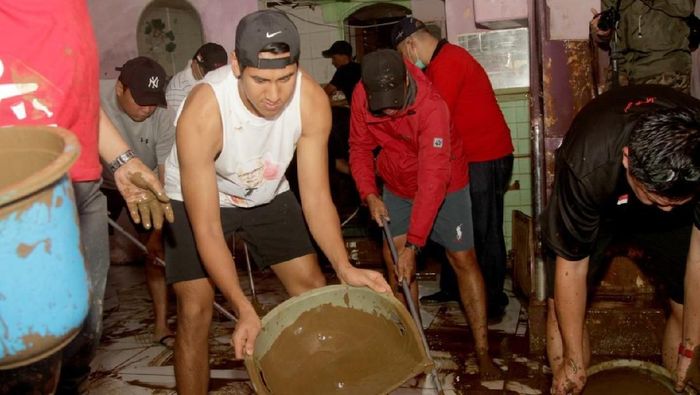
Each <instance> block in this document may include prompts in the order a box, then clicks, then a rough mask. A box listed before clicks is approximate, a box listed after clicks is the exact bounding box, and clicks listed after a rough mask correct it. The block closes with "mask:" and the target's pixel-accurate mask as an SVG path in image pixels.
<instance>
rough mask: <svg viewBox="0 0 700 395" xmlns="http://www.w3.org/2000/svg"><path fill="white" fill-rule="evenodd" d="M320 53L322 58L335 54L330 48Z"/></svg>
mask: <svg viewBox="0 0 700 395" xmlns="http://www.w3.org/2000/svg"><path fill="white" fill-rule="evenodd" d="M321 55H323V57H324V58H330V57H331V56H333V55H335V53H333V51H331V50H330V49H327V50H325V51H323V52H321Z"/></svg>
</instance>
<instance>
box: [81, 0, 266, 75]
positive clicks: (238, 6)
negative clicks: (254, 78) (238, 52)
mask: <svg viewBox="0 0 700 395" xmlns="http://www.w3.org/2000/svg"><path fill="white" fill-rule="evenodd" d="M149 3H150V2H149V1H147V0H119V1H104V0H88V6H89V7H90V15H91V16H92V22H93V26H94V28H95V35H96V36H97V44H98V47H99V51H100V78H102V79H108V78H116V77H117V72H116V71H115V70H114V68H115V67H117V66H120V65H121V64H122V63H124V61H125V60H127V59H130V58H133V57H135V56H138V49H137V46H136V25H137V24H138V22H139V17H140V16H141V13H142V12H143V10H144V8H146V6H147V5H148V4H149ZM190 4H191V5H192V6H193V7H194V8H195V9H196V10H197V11H198V12H199V16H200V18H201V20H202V27H203V31H204V40H205V41H213V42H217V43H219V44H221V45H223V46H224V48H226V50H228V51H229V52H230V51H232V50H233V45H234V44H233V43H234V38H235V32H236V25H237V24H238V21H239V20H240V19H241V17H242V16H244V15H246V14H248V13H250V12H252V11H255V10H257V9H258V2H257V0H235V1H233V0H190Z"/></svg>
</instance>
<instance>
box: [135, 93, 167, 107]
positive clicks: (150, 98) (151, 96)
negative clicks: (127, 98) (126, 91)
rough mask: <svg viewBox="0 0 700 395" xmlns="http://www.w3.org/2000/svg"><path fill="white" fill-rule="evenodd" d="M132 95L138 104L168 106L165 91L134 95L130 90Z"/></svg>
mask: <svg viewBox="0 0 700 395" xmlns="http://www.w3.org/2000/svg"><path fill="white" fill-rule="evenodd" d="M132 96H133V97H134V101H135V102H136V104H138V105H139V106H162V107H167V106H168V101H167V100H165V92H145V93H141V94H139V95H134V94H133V92H132Z"/></svg>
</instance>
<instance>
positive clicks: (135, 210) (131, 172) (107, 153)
mask: <svg viewBox="0 0 700 395" xmlns="http://www.w3.org/2000/svg"><path fill="white" fill-rule="evenodd" d="M129 148H130V147H129V145H128V144H126V142H125V141H124V139H122V136H121V135H120V134H119V131H118V130H117V129H116V127H115V126H114V124H113V123H112V121H111V120H110V119H109V117H108V116H107V114H106V113H105V112H104V111H102V109H100V123H99V143H98V149H99V152H100V157H101V158H102V159H103V160H104V161H105V162H107V163H110V162H112V161H113V160H114V159H116V158H117V156H119V155H121V154H122V153H124V152H126V151H127V150H128V149H129ZM162 180H163V178H161V179H160V181H159V180H158V178H157V177H156V175H155V174H154V173H153V171H152V170H151V169H149V168H148V167H147V166H146V165H145V164H144V163H143V162H141V160H140V159H138V158H134V159H132V160H130V161H128V162H126V164H124V165H123V166H122V167H120V168H119V169H117V171H116V172H114V181H115V183H116V184H117V188H118V189H119V192H120V193H121V194H122V197H123V198H124V200H125V201H126V204H127V207H128V208H129V214H130V215H131V218H132V219H133V220H134V222H135V223H137V224H138V223H143V226H144V228H146V229H150V227H151V224H153V226H154V227H155V228H156V229H160V228H161V227H162V225H163V220H164V219H165V220H167V221H168V222H173V221H174V219H175V218H174V216H173V210H172V208H171V207H170V203H169V201H170V200H169V199H168V197H167V196H166V195H165V191H164V190H163V185H162Z"/></svg>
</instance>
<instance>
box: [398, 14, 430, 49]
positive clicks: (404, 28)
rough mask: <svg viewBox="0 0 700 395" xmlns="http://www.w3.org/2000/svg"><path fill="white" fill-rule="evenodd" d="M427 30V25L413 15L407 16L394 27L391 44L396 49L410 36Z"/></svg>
mask: <svg viewBox="0 0 700 395" xmlns="http://www.w3.org/2000/svg"><path fill="white" fill-rule="evenodd" d="M425 28H426V27H425V23H423V22H421V21H420V20H418V19H416V18H414V17H412V16H411V15H408V16H405V17H404V18H403V19H401V20H400V21H399V22H398V23H397V24H396V25H394V28H393V29H392V30H391V44H392V45H393V46H394V48H396V47H398V46H399V44H401V41H403V40H405V39H406V38H408V36H410V35H411V34H413V33H415V32H417V31H418V30H421V29H425Z"/></svg>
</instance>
